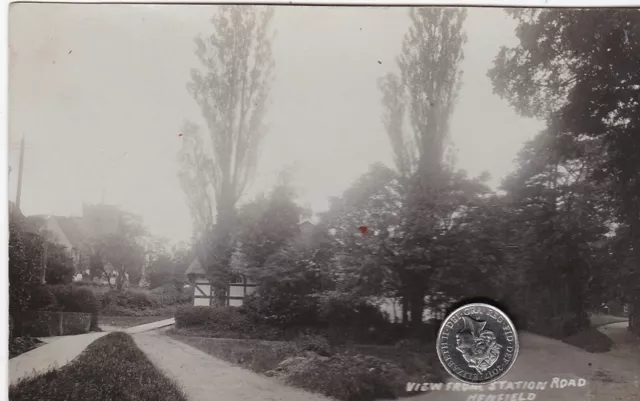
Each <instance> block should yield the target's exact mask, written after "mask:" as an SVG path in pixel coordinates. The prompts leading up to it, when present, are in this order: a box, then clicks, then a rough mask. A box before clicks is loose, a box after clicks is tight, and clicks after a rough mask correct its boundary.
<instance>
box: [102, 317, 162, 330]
mask: <svg viewBox="0 0 640 401" xmlns="http://www.w3.org/2000/svg"><path fill="white" fill-rule="evenodd" d="M172 317H173V313H163V314H160V315H158V316H100V318H99V325H100V326H102V325H106V326H114V327H122V328H129V327H133V326H139V325H141V324H147V323H153V322H158V321H160V320H165V319H171V318H172Z"/></svg>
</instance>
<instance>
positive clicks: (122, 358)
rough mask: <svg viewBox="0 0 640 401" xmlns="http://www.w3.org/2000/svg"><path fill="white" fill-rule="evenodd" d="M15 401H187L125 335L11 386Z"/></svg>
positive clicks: (112, 337)
mask: <svg viewBox="0 0 640 401" xmlns="http://www.w3.org/2000/svg"><path fill="white" fill-rule="evenodd" d="M9 399H10V400H13V401H23V400H24V401H32V400H48V401H63V400H64V401H86V400H96V401H98V400H105V401H106V400H170V401H174V400H175V401H186V397H185V395H184V394H183V392H182V391H181V390H180V388H179V387H178V386H177V385H176V384H175V383H173V382H172V381H171V380H169V379H168V378H167V377H165V376H164V375H163V374H162V373H160V372H159V371H158V369H156V367H155V366H154V365H153V364H152V363H151V362H150V361H149V360H148V359H147V357H146V356H145V354H144V353H143V352H142V351H141V350H140V349H139V348H138V347H137V346H136V345H135V343H134V341H133V339H132V338H131V336H129V335H128V334H125V333H121V332H119V333H110V334H108V335H106V336H104V337H102V338H99V339H98V340H96V341H94V342H93V343H92V344H90V345H89V346H88V347H87V349H86V350H85V351H84V352H83V353H82V354H81V355H80V356H79V357H78V358H76V359H75V360H74V361H72V362H71V363H69V364H68V365H65V366H63V367H62V368H60V369H55V370H50V371H49V372H47V373H44V374H41V375H38V376H35V377H33V378H28V379H25V380H21V381H20V382H18V383H17V384H15V385H12V386H10V387H9Z"/></svg>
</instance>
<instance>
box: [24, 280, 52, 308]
mask: <svg viewBox="0 0 640 401" xmlns="http://www.w3.org/2000/svg"><path fill="white" fill-rule="evenodd" d="M57 304H58V302H57V300H56V296H55V294H54V291H53V289H52V288H51V286H46V285H36V286H34V287H33V288H32V290H31V298H30V299H29V302H28V304H27V309H28V310H31V311H48V310H55V309H58V305H57Z"/></svg>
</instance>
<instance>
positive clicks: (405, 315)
mask: <svg viewBox="0 0 640 401" xmlns="http://www.w3.org/2000/svg"><path fill="white" fill-rule="evenodd" d="M401 302H402V324H403V325H407V324H408V323H409V299H408V298H407V296H406V295H404V296H403V297H402V298H401Z"/></svg>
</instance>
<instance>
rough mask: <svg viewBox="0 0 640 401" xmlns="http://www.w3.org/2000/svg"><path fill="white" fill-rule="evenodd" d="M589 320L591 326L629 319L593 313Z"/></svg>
mask: <svg viewBox="0 0 640 401" xmlns="http://www.w3.org/2000/svg"><path fill="white" fill-rule="evenodd" d="M589 320H590V321H591V327H600V326H606V325H607V324H611V323H620V322H626V321H628V320H629V319H628V318H626V317H621V316H612V315H602V314H593V315H590V316H589Z"/></svg>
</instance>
